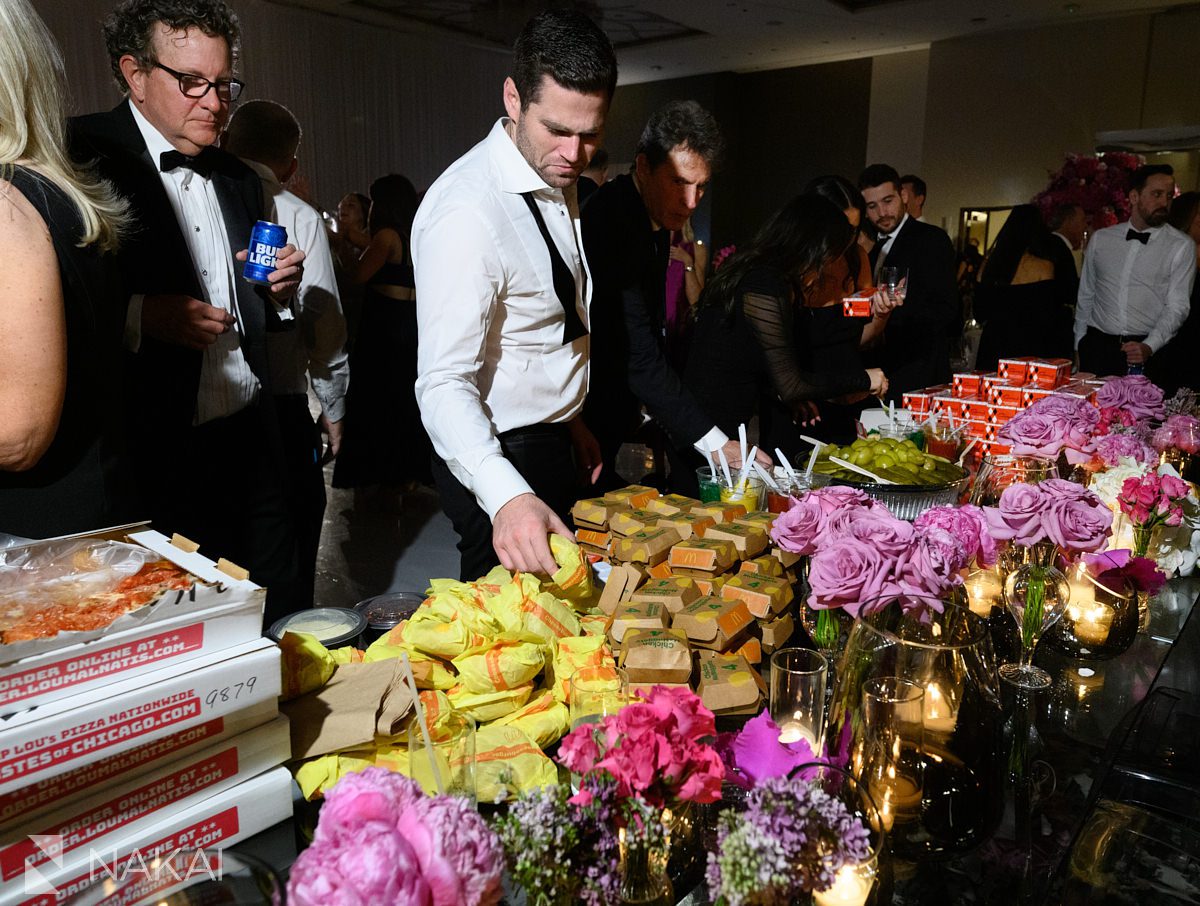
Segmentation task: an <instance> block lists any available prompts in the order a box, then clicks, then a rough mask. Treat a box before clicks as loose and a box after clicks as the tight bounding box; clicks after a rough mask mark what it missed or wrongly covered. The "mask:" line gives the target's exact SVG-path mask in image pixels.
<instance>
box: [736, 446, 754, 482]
mask: <svg viewBox="0 0 1200 906" xmlns="http://www.w3.org/2000/svg"><path fill="white" fill-rule="evenodd" d="M757 455H758V447H757V446H753V447H751V448H750V458H749V459H746V460H745V461H743V462H742V471H741V474H739V475H738V487H739V488H740V487H742V486H743V485H744V484H745V483H746V478H747V476H749V474H750V471H751V466H752V465H754V457H755V456H757Z"/></svg>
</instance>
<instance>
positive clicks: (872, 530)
mask: <svg viewBox="0 0 1200 906" xmlns="http://www.w3.org/2000/svg"><path fill="white" fill-rule="evenodd" d="M860 512H861V515H860V516H859V517H858V518H857V519H855V520H854V521H853V522H851V523H850V525H849V526H848V527H847V535H849V537H851V538H857V539H858V540H859V541H861V542H863V543H864V544H868V545H870V546H871V547H873V548H875V550H877V551H879V552H880V553H881V554H882V555H883V556H884V557H885V558H888V559H895V558H897V557H899V556H900V555H901V554H903V553H904V552H905V551H907V550H908V549H909V548H910V547H912V546H913V544H914V543H915V542H916V537H917V536H916V532H915V531H914V529H913V527H912V523H909V522H905V521H904V520H903V519H897V518H896V517H895V516H893V515H892V514H891V513H888V512H886V511H884V512H879V511H875V510H863V511H860Z"/></svg>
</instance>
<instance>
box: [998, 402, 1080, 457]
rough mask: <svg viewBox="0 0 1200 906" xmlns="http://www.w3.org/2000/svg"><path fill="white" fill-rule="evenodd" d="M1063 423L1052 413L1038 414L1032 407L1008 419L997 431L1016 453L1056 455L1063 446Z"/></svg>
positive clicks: (1001, 438)
mask: <svg viewBox="0 0 1200 906" xmlns="http://www.w3.org/2000/svg"><path fill="white" fill-rule="evenodd" d="M1064 429H1065V424H1064V422H1063V421H1062V420H1061V419H1058V418H1055V417H1054V416H1053V415H1039V414H1038V413H1037V412H1034V411H1033V410H1032V409H1026V410H1025V411H1024V412H1022V413H1020V414H1019V415H1016V416H1015V417H1013V418H1012V419H1010V420H1009V421H1008V422H1007V423H1006V424H1005V425H1004V427H1002V428H1001V429H1000V431H999V434H998V436H999V438H1000V440H1002V441H1005V442H1007V443H1009V444H1011V445H1012V448H1013V452H1014V453H1016V454H1018V455H1028V454H1034V455H1037V456H1049V457H1055V456H1058V454H1059V452H1060V451H1061V450H1062V448H1063V439H1064Z"/></svg>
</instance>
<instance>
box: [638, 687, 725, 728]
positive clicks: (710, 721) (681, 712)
mask: <svg viewBox="0 0 1200 906" xmlns="http://www.w3.org/2000/svg"><path fill="white" fill-rule="evenodd" d="M646 704H647V705H648V706H649V707H650V708H652V709H654V711H655V713H656V714H657V715H658V716H659V719H660V720H662V721H664V722H666V721H668V720H670V721H671V722H672V723H673V724H674V731H673V732H674V733H676V734H678V735H679V736H681V737H683V738H684V739H702V738H704V737H706V736H715V735H716V733H717V725H716V721H715V718H714V717H713V713H712V712H711V711H709V710H708V708H706V707H704V702H702V701H701V700H700V697H699V696H697V695H694V694H692V693H691V692H690V691H689V690H687V689H668V688H667V687H666V686H655V687H654V688H653V689H651V690H650V694H649V695H648V696H647V697H646Z"/></svg>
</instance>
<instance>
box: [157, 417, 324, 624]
mask: <svg viewBox="0 0 1200 906" xmlns="http://www.w3.org/2000/svg"><path fill="white" fill-rule="evenodd" d="M274 422H275V418H274V413H273V412H270V410H264V408H263V407H261V406H257V405H256V406H251V407H250V408H248V409H243V410H242V411H241V412H238V413H237V414H235V415H231V416H229V417H228V418H220V419H216V420H215V421H211V422H206V423H205V424H203V425H198V426H196V427H194V428H192V429H190V430H189V431H188V433H187V438H186V443H183V444H181V447H180V449H177V450H172V451H170V452H164V453H162V454H161V455H164V456H167V455H169V456H174V457H177V463H178V466H179V467H180V468H178V469H176V472H177V474H181V475H186V476H189V482H190V483H189V486H188V487H187V488H186V489H185V488H178V487H171V488H163V489H159V490H160V491H164V492H165V493H162V494H160V495H159V497H158V499H157V501H156V502H157V504H158V506H156V507H155V508H154V524H155V527H156V528H158V529H160V530H162V531H164V532H166V533H168V534H170V533H171V532H179V533H180V534H182V535H184V536H186V537H188V538H190V539H192V540H193V541H195V542H196V543H197V544H199V545H200V552H201V553H202V554H204V555H206V556H208V557H210V558H212V559H214V560H215V559H217V558H218V557H225V558H226V559H228V560H231V561H233V562H234V563H236V564H237V565H238V566H241V567H244V568H245V569H247V570H249V571H250V579H251V580H252V581H254V582H257V583H258V584H259V585H263V586H266V588H267V609H266V616H265V617H264V622H265V623H266V624H267V625H268V626H269V625H270V623H271V621H272V620H274V619H278V618H279V617H281V616H284V615H286V614H288V613H291V612H292V611H294V610H298V609H299V608H300V607H301V606H303V604H302V599H301V598H300V595H299V591H298V578H297V555H296V534H295V530H294V526H293V521H292V514H291V511H290V509H289V507H288V501H287V498H286V474H287V470H286V467H285V466H284V464H283V463H281V462H279V461H278V455H277V453H276V451H278V450H279V449H280V447H279V443H278V436H277V434H276V433H275V431H274V430H273V427H272V426H273V425H274Z"/></svg>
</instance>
